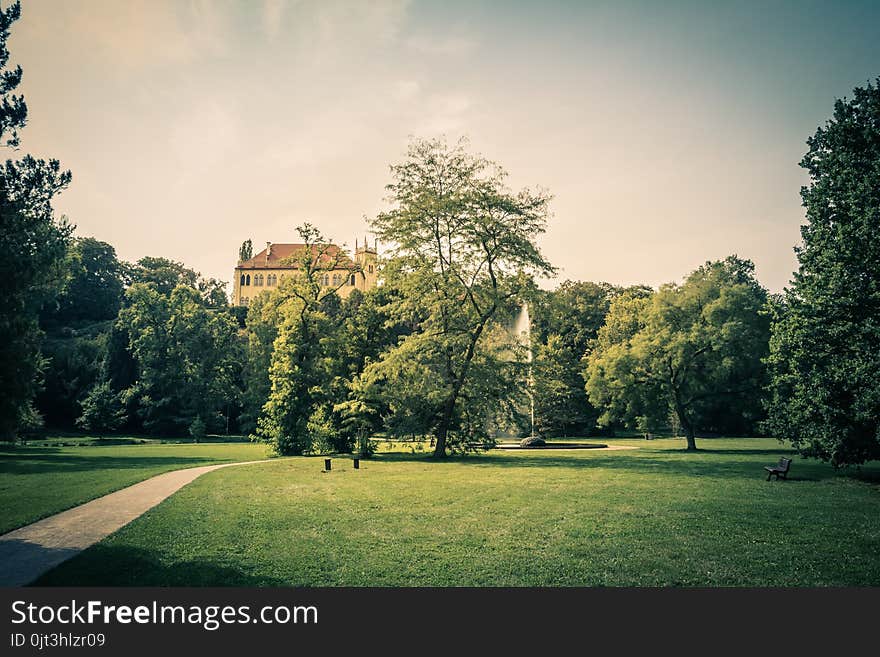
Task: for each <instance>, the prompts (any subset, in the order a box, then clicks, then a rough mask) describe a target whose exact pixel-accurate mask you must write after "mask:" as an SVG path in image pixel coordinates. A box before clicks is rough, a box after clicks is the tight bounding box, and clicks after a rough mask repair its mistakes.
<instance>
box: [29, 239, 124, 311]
mask: <svg viewBox="0 0 880 657" xmlns="http://www.w3.org/2000/svg"><path fill="white" fill-rule="evenodd" d="M124 285H125V280H124V268H123V265H122V263H121V262H120V261H119V260H118V259H117V258H116V250H115V249H114V248H113V247H112V246H111V245H110V244H108V243H107V242H101V241H99V240H96V239H95V238H93V237H78V238H74V239H73V241H72V242H71V244H70V248H69V249H68V251H67V256H66V258H65V261H64V282H63V287H62V289H61V292H60V294H59V295H58V296H57V298H56V303H55V304H54V307H49V308H47V309H46V311H45V312H44V318H45V319H44V321H45V322H48V323H51V324H53V325H56V326H70V325H71V324H73V323H75V322H82V321H87V322H101V321H108V320H112V319H115V318H116V314H117V313H118V312H119V307H120V304H121V301H122V295H123V291H124Z"/></svg>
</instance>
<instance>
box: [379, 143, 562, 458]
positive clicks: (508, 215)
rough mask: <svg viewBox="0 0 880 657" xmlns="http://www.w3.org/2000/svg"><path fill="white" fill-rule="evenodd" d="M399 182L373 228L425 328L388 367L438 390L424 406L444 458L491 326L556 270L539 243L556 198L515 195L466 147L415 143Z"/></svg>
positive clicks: (402, 303)
mask: <svg viewBox="0 0 880 657" xmlns="http://www.w3.org/2000/svg"><path fill="white" fill-rule="evenodd" d="M391 176H392V182H391V183H390V184H389V185H388V187H387V189H388V192H389V196H388V201H389V202H390V203H391V204H392V209H390V210H389V211H387V212H383V213H381V214H379V215H378V216H377V217H376V218H375V220H374V221H373V228H374V230H375V231H376V233H377V235H378V236H379V238H380V239H381V240H383V241H384V242H385V243H387V244H390V245H391V246H390V249H391V262H390V263H389V266H388V267H387V268H386V273H387V276H388V279H389V282H390V283H391V284H392V285H393V286H396V287H398V288H399V289H400V290H401V291H402V292H403V293H402V294H401V296H400V297H399V299H398V301H397V302H396V304H395V306H396V307H395V312H396V313H397V315H398V317H400V318H410V319H411V320H412V321H414V322H415V323H417V325H418V330H416V331H415V332H414V333H412V334H411V335H409V336H407V337H406V338H404V339H403V340H402V341H401V343H400V344H399V345H398V346H397V347H395V348H394V349H392V350H391V352H390V353H388V354H387V355H386V358H385V361H386V362H388V363H390V364H393V363H398V364H399V363H401V362H402V361H403V360H405V361H407V362H409V363H410V364H412V365H414V366H417V367H418V368H419V370H420V374H419V375H418V376H416V377H415V380H419V381H421V382H422V383H424V384H426V385H427V384H430V385H429V386H428V387H429V388H430V395H429V396H430V398H429V399H423V400H422V401H423V402H424V403H426V404H428V405H430V406H431V409H430V411H429V412H428V415H430V416H431V417H432V420H431V427H430V428H431V430H432V432H433V433H434V435H435V437H436V443H435V451H434V455H435V456H436V457H443V456H445V455H446V450H447V444H448V438H449V434H450V431H453V430H454V429H455V428H456V423H457V422H460V421H461V420H462V419H463V418H465V417H466V416H467V414H466V413H462V412H461V410H462V409H461V408H460V405H461V402H462V399H463V392H464V391H465V389H466V385H467V384H468V383H469V380H470V377H471V376H472V375H473V374H474V368H473V365H474V363H475V362H477V363H480V362H482V363H484V364H485V363H486V362H491V359H481V358H478V355H479V353H480V350H481V347H482V346H483V345H482V341H483V340H484V339H485V338H486V337H487V335H488V334H489V333H490V332H491V331H490V330H489V329H491V327H492V325H493V323H495V322H497V320H498V319H499V317H500V315H501V314H502V313H503V312H504V311H509V308H510V304H511V303H512V302H514V301H515V300H516V299H517V298H518V297H519V296H520V295H522V294H524V293H525V292H526V290H527V289H528V288H529V286H530V285H531V277H532V276H534V275H549V274H550V273H552V271H553V270H552V267H551V265H550V263H549V262H547V260H545V259H544V257H543V256H542V255H541V253H540V251H539V250H538V247H537V246H536V244H535V238H536V237H537V236H538V235H540V234H541V233H543V232H544V230H545V227H546V220H547V215H548V204H549V200H550V197H549V195H548V194H546V193H544V192H541V191H538V192H535V191H530V190H528V189H524V190H522V191H520V192H512V191H510V190H509V189H508V188H507V186H506V184H505V178H506V173H505V172H504V171H503V170H502V169H501V168H500V167H499V166H498V165H497V164H495V163H493V162H490V161H488V160H486V159H484V158H483V157H480V156H478V155H473V154H471V153H469V152H467V150H466V144H465V143H464V142H461V141H460V142H458V143H457V144H456V145H452V146H450V145H449V144H447V143H446V142H444V141H442V140H418V141H414V142H413V143H412V144H411V145H410V148H409V150H408V152H407V156H406V158H405V159H404V160H403V161H402V162H401V163H399V164H396V165H393V166H392V167H391ZM397 352H399V353H397ZM403 354H406V357H405V358H403V359H401V358H399V357H398V356H400V355H403ZM425 375H427V376H425ZM481 377H482V378H484V377H485V372H484V373H483V374H482V375H481ZM484 380H485V379H484ZM426 394H428V393H427V392H426Z"/></svg>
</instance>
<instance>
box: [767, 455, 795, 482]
mask: <svg viewBox="0 0 880 657" xmlns="http://www.w3.org/2000/svg"><path fill="white" fill-rule="evenodd" d="M790 467H791V459H787V458H785V457H784V456H783V457H782V458H781V459H779V463H777V464H776V465H765V466H764V469H765V470H766V471H767V481H770V477H772V476H773V475H776V479H777V480H778V479H779V475H782V478H783V479H788V469H789V468H790Z"/></svg>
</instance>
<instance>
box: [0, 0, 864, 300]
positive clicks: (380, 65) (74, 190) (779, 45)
mask: <svg viewBox="0 0 880 657" xmlns="http://www.w3.org/2000/svg"><path fill="white" fill-rule="evenodd" d="M0 4H2V5H3V6H6V5H8V1H7V0H2V2H0ZM23 5H24V6H23V7H22V17H21V19H20V20H19V21H18V22H17V23H15V24H14V25H13V26H12V29H11V31H12V35H11V37H10V39H9V48H10V51H11V58H10V62H11V63H12V64H13V65H15V64H18V65H21V67H22V68H23V70H24V78H23V81H22V84H21V86H20V91H21V92H22V93H24V95H25V98H26V100H27V103H28V107H29V114H28V126H27V127H26V128H25V129H24V131H23V132H22V133H21V134H22V144H21V148H20V153H32V154H33V155H35V156H39V157H45V158H49V157H52V158H58V159H60V160H61V162H62V164H63V165H64V166H65V167H66V168H68V169H70V170H71V171H72V173H73V183H72V184H71V186H70V187H69V189H67V190H66V191H64V193H63V194H62V195H60V196H59V197H57V199H56V201H55V208H56V211H57V213H58V214H64V215H66V216H67V217H68V218H69V220H70V221H71V222H72V223H74V224H76V225H77V234H78V235H80V236H94V237H96V238H98V239H100V240H104V241H107V242H110V243H111V244H113V245H114V246H115V248H116V250H117V253H118V255H119V256H120V257H121V258H123V259H125V260H130V261H133V260H136V259H138V258H140V257H142V256H145V255H153V256H164V257H167V258H171V259H174V260H179V261H182V262H184V263H185V264H187V265H188V266H190V267H192V268H194V269H196V270H197V271H200V272H201V273H202V274H203V275H205V276H211V277H215V278H219V279H221V280H225V281H231V280H232V270H233V268H234V266H235V264H236V260H237V257H238V248H239V246H240V244H241V243H242V242H243V241H244V240H245V239H252V240H253V243H254V245H255V247H256V248H255V250H257V251H258V250H259V249H260V248H262V247H263V246H264V245H265V243H266V242H267V241H271V242H295V241H297V237H296V233H295V227H296V226H297V225H300V224H302V223H304V222H306V221H308V222H310V223H312V224H314V225H316V226H317V227H318V228H319V229H320V230H321V231H322V232H323V233H324V234H325V235H326V236H327V237H329V238H332V239H333V241H334V242H337V243H346V244H347V245H348V246H349V247H351V246H353V244H354V240H355V238H357V239H358V241H360V240H362V239H363V236H364V235H365V234H366V233H367V232H368V230H369V224H368V220H369V218H370V217H373V216H375V215H376V213H377V212H379V211H380V210H382V209H383V208H384V207H385V202H384V201H383V198H384V196H385V185H386V184H388V183H389V182H390V175H389V166H390V165H391V164H392V163H395V162H399V161H401V160H402V158H403V156H404V154H405V152H406V148H407V145H408V143H409V140H411V139H413V138H428V137H437V136H445V137H446V138H447V139H448V140H449V141H450V142H452V141H455V140H457V139H458V138H459V137H462V136H465V137H467V138H468V139H469V142H470V148H471V149H472V150H473V151H474V152H478V153H481V154H482V155H484V156H486V157H488V158H489V159H492V160H494V161H496V162H498V163H499V164H501V165H502V166H503V167H504V168H505V169H506V170H507V171H508V173H509V182H510V185H511V187H513V188H514V189H519V188H522V187H531V188H535V187H540V188H544V189H547V190H549V191H550V193H551V194H552V195H553V202H552V211H553V214H552V217H551V218H550V220H549V222H548V230H547V232H546V233H545V234H544V235H542V236H540V237H539V238H538V243H539V245H540V246H541V249H542V251H543V252H544V254H545V255H546V256H547V257H548V259H549V260H550V261H551V262H552V263H553V264H554V265H556V266H557V267H558V275H557V277H556V278H554V279H550V280H547V281H544V282H543V283H542V287H545V288H551V287H553V286H555V285H556V284H558V283H559V282H561V281H563V280H566V279H571V280H591V281H607V282H609V283H614V284H620V285H629V284H636V283H647V284H650V285H654V286H657V285H660V284H662V283H666V282H672V281H680V280H681V279H682V278H683V277H684V276H685V275H686V274H687V273H688V272H690V271H692V270H693V269H694V268H696V267H698V266H699V265H700V264H702V263H703V262H705V261H707V260H715V259H719V258H724V257H725V256H727V255H730V254H737V255H739V256H740V257H744V258H750V259H751V260H752V261H754V263H755V265H756V274H757V276H758V278H759V280H760V281H761V282H762V283H763V284H764V285H765V286H766V287H768V288H769V289H770V290H771V291H780V290H782V289H783V287H784V286H785V285H787V283H788V281H789V280H790V278H791V273H792V272H793V271H794V270H795V269H796V267H797V261H796V258H795V254H794V250H793V249H794V246H795V245H796V244H797V243H798V242H799V240H800V232H799V227H800V225H801V224H802V223H803V222H804V210H803V208H802V206H801V201H800V195H799V191H800V187H801V186H802V185H804V184H807V183H808V178H807V176H806V174H805V173H804V172H803V170H802V169H801V168H800V167H799V166H798V162H799V161H800V160H801V158H802V157H803V155H804V153H805V151H806V143H805V142H806V139H807V138H808V137H809V136H810V135H811V134H813V133H814V132H815V131H816V129H817V127H819V126H821V125H823V124H824V122H825V121H826V120H827V119H828V118H829V117H830V115H831V113H832V110H833V106H834V101H835V99H838V98H845V97H847V96H851V93H852V89H853V88H854V87H856V86H864V85H865V84H866V83H867V82H868V81H870V80H873V79H875V78H876V77H877V76H880V38H878V36H877V30H878V26H880V2H841V1H828V2H811V1H810V0H798V1H794V2H774V1H772V0H765V1H762V2H746V1H737V2H734V1H731V2H723V1H721V0H718V1H715V0H713V1H711V2H675V1H669V2H655V1H653V0H651V1H647V0H646V1H641V2H626V1H619V0H616V1H613V2H590V1H588V0H583V1H581V2H553V1H546V0H545V1H541V2H538V1H534V2H515V1H512V0H511V1H505V2H502V1H498V0H496V1H494V2H491V1H485V2H480V1H475V0H470V1H461V2H460V1H457V0H443V1H429V0H422V1H417V0H413V1H411V2H406V1H399V0H398V1H395V0H375V1H372V2H355V1H353V0H352V1H348V2H335V1H333V0H323V1H318V2H308V1H305V0H301V1H294V0H290V1H285V0H264V1H262V2H259V1H257V0H252V1H247V2H244V1H241V2H222V1H219V0H218V1H214V2H207V1H200V0H127V1H126V2H118V1H116V0H64V1H62V0H24V2H23ZM15 156H16V155H15V154H14V153H7V157H15ZM371 239H372V238H371ZM380 251H381V245H380Z"/></svg>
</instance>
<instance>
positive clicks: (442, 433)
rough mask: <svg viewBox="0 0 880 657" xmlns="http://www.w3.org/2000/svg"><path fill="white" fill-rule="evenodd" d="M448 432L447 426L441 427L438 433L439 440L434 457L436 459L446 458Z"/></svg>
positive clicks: (436, 443)
mask: <svg viewBox="0 0 880 657" xmlns="http://www.w3.org/2000/svg"><path fill="white" fill-rule="evenodd" d="M447 432H448V428H447V427H446V426H442V427H440V429H439V431H437V440H436V442H435V443H434V455H433V457H434V458H435V459H445V458H446V434H447Z"/></svg>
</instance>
